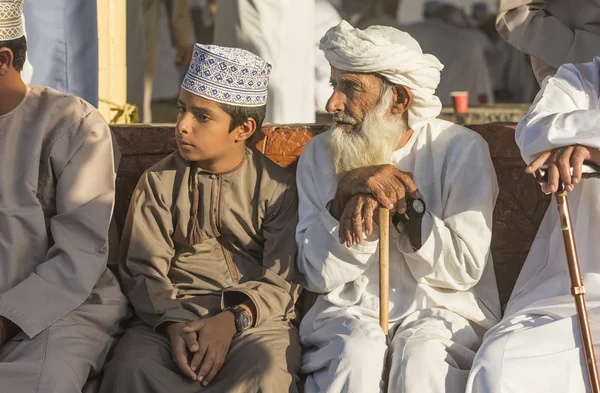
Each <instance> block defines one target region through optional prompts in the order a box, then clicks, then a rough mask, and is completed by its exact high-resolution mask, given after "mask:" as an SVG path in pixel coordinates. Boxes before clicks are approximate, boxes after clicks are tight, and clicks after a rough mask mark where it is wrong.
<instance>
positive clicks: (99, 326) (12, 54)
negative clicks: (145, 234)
mask: <svg viewBox="0 0 600 393" xmlns="http://www.w3.org/2000/svg"><path fill="white" fill-rule="evenodd" d="M22 9H23V2H22V0H0V386H1V387H0V391H3V392H5V391H10V392H14V393H22V392H28V393H75V392H81V391H82V389H83V386H84V384H85V383H86V380H87V379H88V378H90V377H94V376H96V375H98V373H99V372H100V370H101V369H102V365H103V363H104V361H105V359H106V357H107V353H108V352H109V349H110V347H111V345H112V344H113V343H114V342H115V341H116V340H115V335H116V334H117V333H118V331H119V322H120V321H121V320H123V319H125V318H126V317H127V316H128V309H127V299H126V298H125V296H124V295H123V294H122V292H121V290H120V288H119V283H118V282H117V279H116V278H115V276H114V275H113V274H112V273H111V271H110V270H109V269H107V267H106V262H107V258H108V244H107V243H108V240H107V239H108V228H109V223H110V219H111V215H112V209H113V205H114V195H115V176H116V165H115V159H114V152H113V149H114V146H113V143H112V138H111V132H110V128H109V127H108V124H106V121H105V120H104V118H103V117H102V115H100V113H99V112H98V111H97V110H96V109H95V108H93V107H92V106H91V105H90V104H88V103H87V102H85V101H83V100H82V99H80V98H77V97H73V96H70V95H68V94H64V93H61V92H58V91H56V90H53V89H50V88H48V87H45V86H33V85H26V84H25V83H23V80H22V79H21V76H20V73H19V71H20V70H21V69H22V67H23V64H24V62H25V52H26V47H27V42H26V39H25V37H24V35H23V34H24V31H23V22H22V21H23V19H22Z"/></svg>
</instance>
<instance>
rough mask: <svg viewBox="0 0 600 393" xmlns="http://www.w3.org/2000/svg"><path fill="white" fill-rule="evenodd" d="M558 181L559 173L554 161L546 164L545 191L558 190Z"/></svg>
mask: <svg viewBox="0 0 600 393" xmlns="http://www.w3.org/2000/svg"><path fill="white" fill-rule="evenodd" d="M559 181H560V173H559V171H558V166H557V165H556V164H554V163H551V164H549V165H548V187H546V188H547V191H545V192H556V191H558V182H559Z"/></svg>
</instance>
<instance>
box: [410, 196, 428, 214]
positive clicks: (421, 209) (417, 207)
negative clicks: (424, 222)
mask: <svg viewBox="0 0 600 393" xmlns="http://www.w3.org/2000/svg"><path fill="white" fill-rule="evenodd" d="M412 208H413V210H414V211H415V213H419V214H422V213H425V204H424V203H423V201H422V200H420V199H415V200H414V201H413V202H412Z"/></svg>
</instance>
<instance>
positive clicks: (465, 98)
mask: <svg viewBox="0 0 600 393" xmlns="http://www.w3.org/2000/svg"><path fill="white" fill-rule="evenodd" d="M450 96H451V97H452V105H453V106H454V112H456V113H467V111H468V110H469V92H468V91H453V92H452V93H450Z"/></svg>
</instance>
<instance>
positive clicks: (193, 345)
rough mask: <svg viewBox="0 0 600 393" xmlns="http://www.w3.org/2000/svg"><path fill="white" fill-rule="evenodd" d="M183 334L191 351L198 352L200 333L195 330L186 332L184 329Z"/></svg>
mask: <svg viewBox="0 0 600 393" xmlns="http://www.w3.org/2000/svg"><path fill="white" fill-rule="evenodd" d="M182 336H183V339H184V340H185V344H186V345H187V348H188V349H189V351H190V352H196V351H197V350H198V348H199V345H198V334H197V333H196V332H195V331H192V332H186V331H185V330H184V332H183V334H182Z"/></svg>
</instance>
